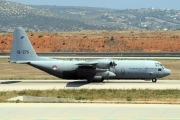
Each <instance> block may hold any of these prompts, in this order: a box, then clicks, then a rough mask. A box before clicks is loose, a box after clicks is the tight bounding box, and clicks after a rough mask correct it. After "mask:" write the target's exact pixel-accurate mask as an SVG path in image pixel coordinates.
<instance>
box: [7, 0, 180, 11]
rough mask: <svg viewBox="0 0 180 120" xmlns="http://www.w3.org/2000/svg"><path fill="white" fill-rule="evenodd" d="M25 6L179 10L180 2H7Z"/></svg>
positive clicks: (148, 0) (31, 0)
mask: <svg viewBox="0 0 180 120" xmlns="http://www.w3.org/2000/svg"><path fill="white" fill-rule="evenodd" d="M8 1H13V2H18V3H22V4H26V5H57V6H86V7H101V8H112V9H140V8H152V7H156V8H164V9H175V10H180V0H8Z"/></svg>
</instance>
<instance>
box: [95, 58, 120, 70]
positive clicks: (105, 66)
mask: <svg viewBox="0 0 180 120" xmlns="http://www.w3.org/2000/svg"><path fill="white" fill-rule="evenodd" d="M116 65H117V64H116V63H115V62H114V61H113V60H109V59H108V60H104V61H99V62H98V63H97V64H96V68H99V69H109V68H110V67H115V66H116Z"/></svg>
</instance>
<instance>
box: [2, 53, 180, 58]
mask: <svg viewBox="0 0 180 120" xmlns="http://www.w3.org/2000/svg"><path fill="white" fill-rule="evenodd" d="M37 54H38V56H44V57H47V56H51V57H58V56H59V57H60V56H62V57H180V52H160V53H157V52H154V53H153V52H107V53H106V52H103V53H102V52H90V53H89V52H51V53H37ZM0 56H10V53H0Z"/></svg>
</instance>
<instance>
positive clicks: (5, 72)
mask: <svg viewBox="0 0 180 120" xmlns="http://www.w3.org/2000/svg"><path fill="white" fill-rule="evenodd" d="M158 61H160V62H161V63H162V64H163V65H164V66H165V67H166V68H169V69H171V72H172V74H171V75H170V76H167V77H164V78H161V79H165V80H179V79H180V67H179V65H180V60H158ZM0 66H1V69H0V79H1V80H12V79H13V80H15V79H18V80H19V79H24V80H34V79H39V80H51V79H60V78H56V77H54V76H52V75H49V74H47V73H45V72H43V71H41V70H38V69H36V68H33V67H31V66H29V65H26V64H13V63H9V62H8V59H6V58H4V59H0Z"/></svg>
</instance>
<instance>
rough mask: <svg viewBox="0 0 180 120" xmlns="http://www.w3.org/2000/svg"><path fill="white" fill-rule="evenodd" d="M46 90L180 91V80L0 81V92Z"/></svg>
mask: <svg viewBox="0 0 180 120" xmlns="http://www.w3.org/2000/svg"><path fill="white" fill-rule="evenodd" d="M25 89H26V90H27V89H28V90H47V89H180V80H157V82H156V83H152V82H151V81H144V80H108V81H107V80H105V81H104V82H103V83H99V82H93V83H88V82H87V81H86V80H0V91H12V90H25Z"/></svg>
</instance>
